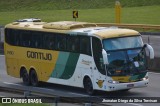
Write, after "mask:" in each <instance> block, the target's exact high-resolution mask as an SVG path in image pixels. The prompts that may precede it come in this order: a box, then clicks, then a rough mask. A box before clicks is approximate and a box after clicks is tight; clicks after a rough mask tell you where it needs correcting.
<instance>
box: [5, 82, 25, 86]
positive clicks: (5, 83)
mask: <svg viewBox="0 0 160 106" xmlns="http://www.w3.org/2000/svg"><path fill="white" fill-rule="evenodd" d="M3 83H5V84H9V85H19V86H22V85H20V84H15V83H10V82H3Z"/></svg>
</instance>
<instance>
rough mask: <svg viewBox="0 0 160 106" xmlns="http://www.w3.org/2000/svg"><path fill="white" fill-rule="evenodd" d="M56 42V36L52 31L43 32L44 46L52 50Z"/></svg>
mask: <svg viewBox="0 0 160 106" xmlns="http://www.w3.org/2000/svg"><path fill="white" fill-rule="evenodd" d="M55 44H56V36H55V35H54V33H45V38H44V48H45V49H50V50H54V49H55Z"/></svg>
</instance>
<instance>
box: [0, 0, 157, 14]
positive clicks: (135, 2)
mask: <svg viewBox="0 0 160 106" xmlns="http://www.w3.org/2000/svg"><path fill="white" fill-rule="evenodd" d="M119 1H120V2H121V4H122V7H139V6H152V5H160V0H119ZM114 4H115V0H0V11H1V12H3V11H24V10H25V11H30V10H33V11H41V10H65V9H98V8H110V7H114Z"/></svg>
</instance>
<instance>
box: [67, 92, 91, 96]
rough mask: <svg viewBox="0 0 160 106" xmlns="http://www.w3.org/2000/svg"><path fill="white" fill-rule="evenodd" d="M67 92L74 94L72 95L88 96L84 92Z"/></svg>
mask: <svg viewBox="0 0 160 106" xmlns="http://www.w3.org/2000/svg"><path fill="white" fill-rule="evenodd" d="M67 93H69V94H74V95H81V96H88V95H85V94H79V93H73V92H67Z"/></svg>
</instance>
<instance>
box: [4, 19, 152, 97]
mask: <svg viewBox="0 0 160 106" xmlns="http://www.w3.org/2000/svg"><path fill="white" fill-rule="evenodd" d="M4 46H5V59H6V68H7V73H8V75H10V76H13V77H17V78H22V80H23V83H24V84H25V85H32V86H38V84H39V82H41V81H42V82H49V83H55V84H61V85H68V86H74V87H80V88H84V89H85V90H86V92H87V93H88V94H90V95H92V94H93V93H94V91H95V90H101V91H119V90H122V91H127V90H129V89H132V88H138V87H146V86H147V85H148V81H149V79H148V70H147V69H148V64H147V56H146V48H148V50H149V52H150V53H149V57H150V59H153V58H154V50H153V48H152V47H151V46H150V45H149V44H143V41H142V38H141V35H140V33H139V32H137V31H135V30H131V29H122V28H117V27H101V26H99V25H98V24H94V23H87V22H72V21H60V22H50V23H47V22H23V21H22V22H13V23H10V24H8V25H6V26H5V42H4Z"/></svg>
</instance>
